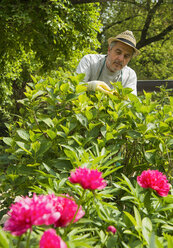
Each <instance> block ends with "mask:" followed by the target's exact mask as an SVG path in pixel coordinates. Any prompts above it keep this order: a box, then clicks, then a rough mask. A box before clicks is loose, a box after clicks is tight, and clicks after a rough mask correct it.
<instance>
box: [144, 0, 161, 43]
mask: <svg viewBox="0 0 173 248" xmlns="http://www.w3.org/2000/svg"><path fill="white" fill-rule="evenodd" d="M148 1H150V0H148ZM162 3H163V0H158V2H157V3H156V4H155V5H154V7H153V8H152V9H149V11H148V15H147V18H146V21H145V24H144V27H143V29H142V33H141V39H140V40H141V41H142V40H145V39H146V37H147V32H148V29H149V26H150V23H151V20H152V18H153V16H154V14H155V13H156V11H157V9H158V8H159V7H160V5H161V4H162ZM148 8H150V4H149V2H148Z"/></svg>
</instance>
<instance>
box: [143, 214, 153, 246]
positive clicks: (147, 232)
mask: <svg viewBox="0 0 173 248" xmlns="http://www.w3.org/2000/svg"><path fill="white" fill-rule="evenodd" d="M152 229H153V228H152V222H151V220H150V219H149V218H148V217H145V218H143V219H142V234H143V236H144V238H145V240H146V241H147V243H148V244H149V241H150V236H151V233H152Z"/></svg>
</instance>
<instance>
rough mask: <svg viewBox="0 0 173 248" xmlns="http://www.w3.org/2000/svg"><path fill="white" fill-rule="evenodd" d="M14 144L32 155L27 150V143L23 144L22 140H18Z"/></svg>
mask: <svg viewBox="0 0 173 248" xmlns="http://www.w3.org/2000/svg"><path fill="white" fill-rule="evenodd" d="M16 144H17V145H18V146H19V147H20V148H22V150H24V151H25V152H26V153H28V154H29V155H32V153H31V152H30V151H29V145H27V144H25V143H24V142H20V141H16Z"/></svg>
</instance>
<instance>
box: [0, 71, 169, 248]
mask: <svg viewBox="0 0 173 248" xmlns="http://www.w3.org/2000/svg"><path fill="white" fill-rule="evenodd" d="M83 77H84V75H83V74H80V75H77V76H76V75H71V74H70V73H68V72H66V73H62V72H57V74H56V77H55V78H53V77H46V78H41V79H37V78H34V77H33V78H32V79H33V81H32V83H28V85H27V87H26V91H25V98H24V99H21V100H19V103H20V106H21V107H20V114H19V115H18V116H16V117H15V121H13V123H8V124H7V128H8V134H9V136H8V137H4V138H3V142H4V143H5V144H6V170H5V171H4V168H3V171H1V175H0V178H1V179H0V180H1V185H0V189H1V192H2V194H1V196H0V200H1V201H2V208H1V216H2V215H3V214H5V213H6V212H7V211H8V209H9V206H10V204H11V203H12V202H13V201H14V199H15V197H16V196H22V195H23V196H26V195H29V196H30V197H31V195H32V193H33V192H35V193H36V194H37V195H39V194H41V195H42V194H43V195H48V194H55V195H61V194H68V195H69V196H71V197H73V198H74V200H75V201H76V203H77V204H78V206H80V205H81V206H82V208H83V210H84V211H85V215H84V216H83V217H82V218H81V219H80V220H78V221H77V222H76V223H71V224H70V225H69V226H67V227H58V228H56V230H57V233H58V235H59V236H60V237H61V238H62V239H63V241H64V242H65V243H66V244H67V247H70V248H77V247H88V248H90V247H96V248H101V247H108V248H113V247H118V248H119V247H133V248H141V247H168V248H171V247H172V244H173V236H172V231H173V215H172V210H173V195H172V187H171V186H170V191H169V194H168V195H167V196H164V197H162V196H159V195H158V194H157V191H155V190H153V189H151V188H143V187H141V186H140V185H139V184H138V183H137V176H139V175H141V173H142V172H143V171H144V170H148V169H150V170H158V171H160V172H161V173H163V174H164V175H166V176H167V179H168V181H169V183H170V184H171V183H172V163H173V161H172V157H173V153H172V150H173V149H172V148H173V132H172V131H173V117H172V116H173V97H172V96H169V94H168V93H169V92H168V91H166V90H164V89H161V92H160V93H158V95H156V94H155V93H146V92H144V95H143V96H140V97H137V96H134V95H133V94H131V93H130V92H131V89H128V88H122V86H121V84H120V83H117V84H116V85H115V88H116V90H117V94H116V95H115V94H114V95H108V96H107V95H104V94H103V93H101V92H95V93H93V92H87V90H86V85H85V84H84V83H82V80H83ZM79 167H81V168H84V167H86V168H89V169H93V170H96V169H97V170H98V171H100V172H101V173H102V176H103V178H104V180H105V181H106V183H107V185H106V187H105V188H100V189H98V188H97V187H96V188H95V189H94V190H91V189H90V188H85V189H83V188H82V187H81V185H78V184H73V182H74V180H77V179H73V180H69V176H70V173H71V171H74V170H75V169H77V168H79ZM87 178H88V175H86V180H87ZM83 183H84V185H85V182H83ZM156 183H157V182H156ZM110 226H113V227H114V230H116V232H115V231H114V232H110V231H109V232H108V230H112V229H111V228H108V227H110ZM51 227H52V226H51ZM45 230H46V228H45V227H43V226H39V227H38V226H34V227H33V231H32V233H31V239H30V246H29V247H38V244H39V240H40V237H41V235H42V233H43V231H45ZM19 241H20V242H19ZM25 241H26V235H23V236H22V237H20V238H18V237H15V236H12V235H11V234H9V233H7V232H5V231H4V230H1V232H0V245H1V246H2V247H4V248H7V247H17V243H18V244H19V243H20V245H21V246H20V245H19V246H18V247H23V246H22V245H24V244H25ZM26 243H27V242H26Z"/></svg>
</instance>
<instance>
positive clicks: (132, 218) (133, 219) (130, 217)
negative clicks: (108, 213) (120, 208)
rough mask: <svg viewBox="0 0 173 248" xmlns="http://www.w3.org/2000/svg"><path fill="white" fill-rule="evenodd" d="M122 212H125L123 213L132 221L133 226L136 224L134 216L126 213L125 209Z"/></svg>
mask: <svg viewBox="0 0 173 248" xmlns="http://www.w3.org/2000/svg"><path fill="white" fill-rule="evenodd" d="M124 213H125V215H126V216H127V217H128V218H129V220H130V221H131V222H132V224H133V225H134V226H136V225H137V222H136V220H135V218H134V217H133V216H132V215H131V214H130V213H128V212H126V211H124Z"/></svg>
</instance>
